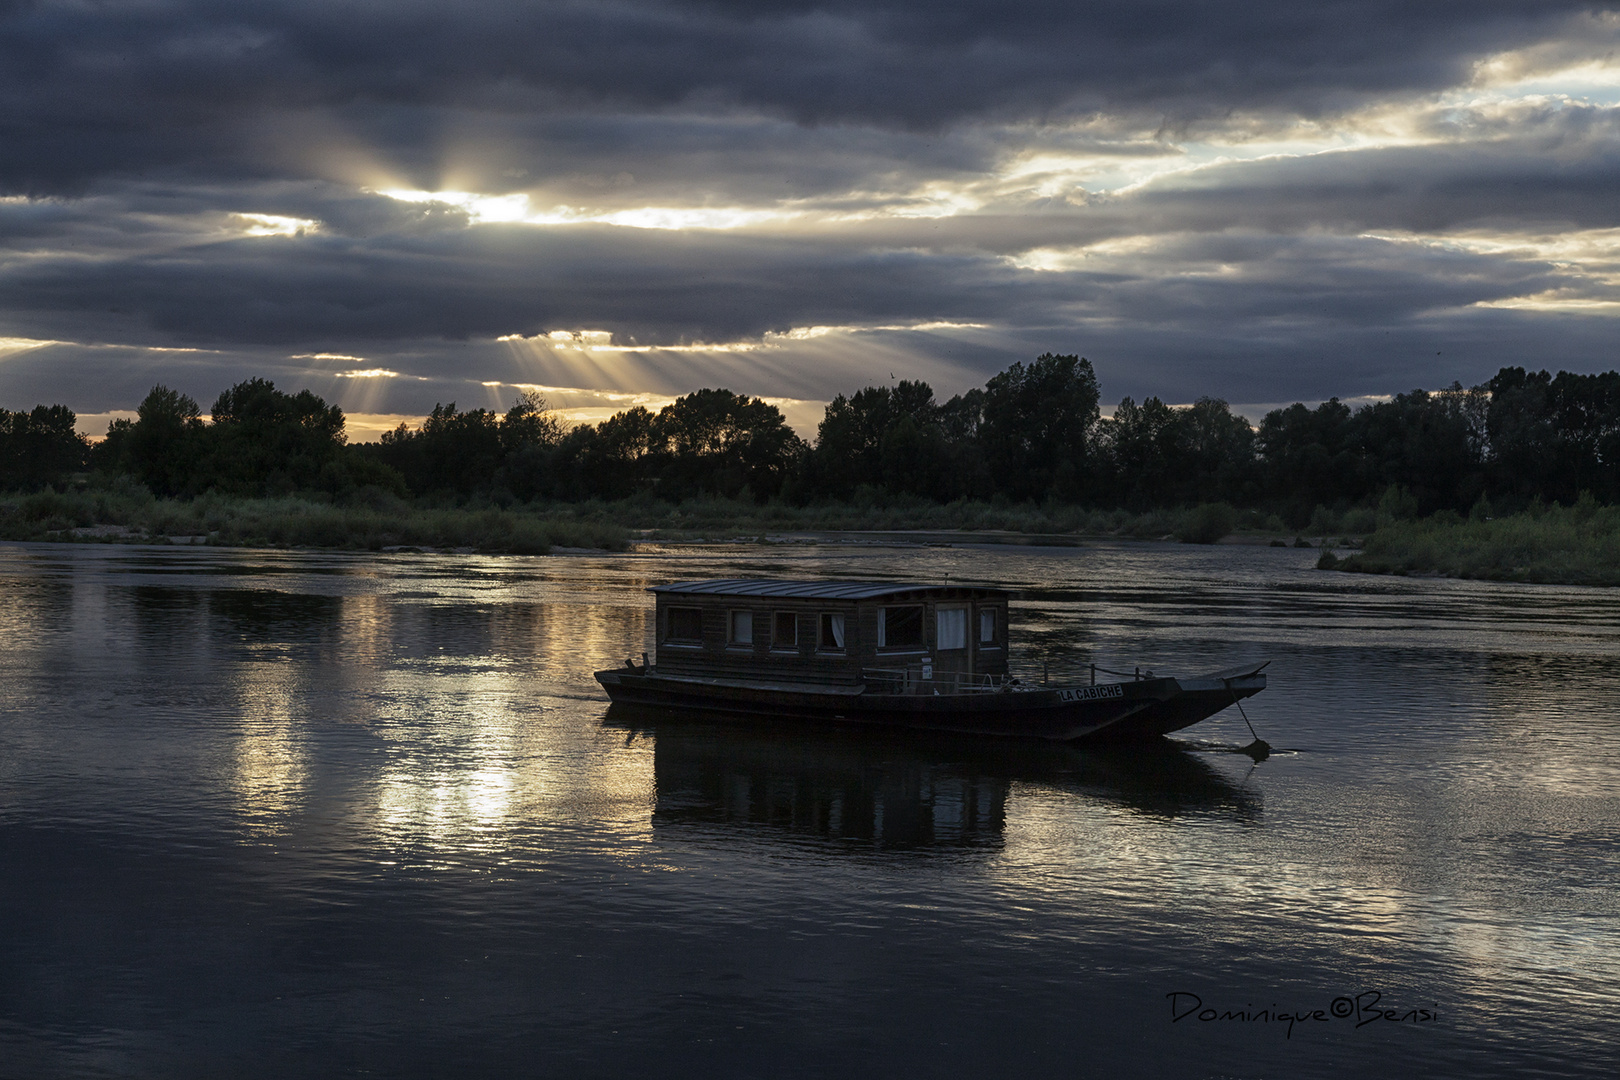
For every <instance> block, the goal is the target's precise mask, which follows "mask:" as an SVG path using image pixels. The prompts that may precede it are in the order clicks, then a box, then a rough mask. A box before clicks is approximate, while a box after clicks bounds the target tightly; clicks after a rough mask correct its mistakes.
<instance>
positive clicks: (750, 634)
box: [726, 611, 754, 645]
mask: <svg viewBox="0 0 1620 1080" xmlns="http://www.w3.org/2000/svg"><path fill="white" fill-rule="evenodd" d="M726 640H727V641H729V642H731V644H733V645H752V644H753V643H754V613H753V612H752V611H733V612H732V613H731V635H730V636H729V637H728V638H727V639H726Z"/></svg>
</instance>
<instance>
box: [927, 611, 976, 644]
mask: <svg viewBox="0 0 1620 1080" xmlns="http://www.w3.org/2000/svg"><path fill="white" fill-rule="evenodd" d="M967 616H968V613H967V608H965V607H942V608H937V609H936V610H935V611H934V647H935V648H937V649H965V648H967V627H968V620H967Z"/></svg>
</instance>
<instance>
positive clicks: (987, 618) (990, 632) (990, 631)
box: [979, 611, 996, 643]
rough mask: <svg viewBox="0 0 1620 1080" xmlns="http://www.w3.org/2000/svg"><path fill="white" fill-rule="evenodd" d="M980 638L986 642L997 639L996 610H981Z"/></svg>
mask: <svg viewBox="0 0 1620 1080" xmlns="http://www.w3.org/2000/svg"><path fill="white" fill-rule="evenodd" d="M979 640H980V641H983V642H986V643H988V642H992V641H995V640H996V613H995V612H994V611H981V612H979Z"/></svg>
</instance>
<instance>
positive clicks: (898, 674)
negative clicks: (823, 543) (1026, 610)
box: [648, 578, 1010, 693]
mask: <svg viewBox="0 0 1620 1080" xmlns="http://www.w3.org/2000/svg"><path fill="white" fill-rule="evenodd" d="M648 591H650V592H652V593H653V594H654V595H655V596H656V597H657V654H656V656H657V659H656V661H655V663H656V667H657V671H658V674H659V675H668V676H676V677H695V678H717V679H726V680H738V681H746V682H769V683H815V684H831V685H846V686H855V685H859V684H861V683H865V684H866V685H867V686H869V687H871V688H873V689H887V690H889V691H890V692H897V693H927V692H929V691H930V690H931V689H933V690H944V689H947V688H962V689H966V688H967V687H969V686H972V685H985V684H992V683H995V682H998V681H1000V680H1002V679H1005V678H1006V676H1007V601H1008V599H1009V597H1010V594H1009V593H1007V592H1004V591H1002V590H1000V589H985V588H977V587H973V586H957V585H914V584H904V583H899V584H897V583H893V582H871V581H762V580H757V579H750V578H738V579H731V580H722V581H683V582H676V583H674V584H671V585H657V586H654V587H653V588H651V589H650V590H648Z"/></svg>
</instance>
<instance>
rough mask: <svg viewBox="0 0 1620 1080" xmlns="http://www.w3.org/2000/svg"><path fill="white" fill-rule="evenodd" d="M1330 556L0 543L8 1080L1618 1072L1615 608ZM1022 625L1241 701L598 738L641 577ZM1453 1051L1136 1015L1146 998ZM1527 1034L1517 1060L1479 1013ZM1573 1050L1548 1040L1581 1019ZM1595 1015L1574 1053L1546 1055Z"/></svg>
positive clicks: (625, 730)
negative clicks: (459, 553) (842, 1068)
mask: <svg viewBox="0 0 1620 1080" xmlns="http://www.w3.org/2000/svg"><path fill="white" fill-rule="evenodd" d="M1313 562H1314V558H1313V553H1310V552H1302V551H1301V552H1296V551H1293V550H1291V549H1277V550H1273V549H1266V548H1221V547H1217V548H1187V547H1182V546H1178V545H1157V544H1121V545H1097V546H1091V547H1084V548H1077V549H1035V548H989V547H981V548H916V547H864V548H862V547H844V546H837V547H834V546H831V545H827V546H821V547H815V546H794V547H770V548H760V547H753V546H750V547H731V548H726V547H716V548H706V549H692V548H666V549H656V548H654V549H648V550H645V551H643V552H641V553H638V554H633V555H626V556H600V557H596V556H577V557H567V558H498V557H449V556H421V555H411V556H406V555H400V556H349V555H327V554H307V553H278V552H236V551H211V550H206V549H189V548H188V549H182V550H164V549H153V548H121V547H100V546H84V547H70V546H55V545H33V546H27V545H9V546H0V579H3V586H4V595H5V597H6V601H5V603H4V604H3V605H0V640H3V641H4V642H5V643H6V648H5V650H4V651H3V653H0V751H3V752H0V845H3V850H0V854H3V856H4V860H5V862H4V865H6V866H7V867H9V868H12V870H13V872H9V873H8V874H7V875H5V884H4V885H0V903H3V907H0V917H3V918H4V919H5V920H6V924H7V925H9V926H12V927H15V928H16V929H15V931H14V935H13V940H14V942H15V944H16V947H15V948H14V949H12V950H10V951H9V953H8V954H7V955H6V956H5V957H4V958H3V959H0V971H3V972H4V974H3V977H0V1002H3V1003H4V1004H3V1005H0V1049H3V1050H4V1051H5V1052H6V1056H7V1057H8V1058H9V1059H10V1060H12V1061H15V1062H19V1063H21V1064H20V1065H19V1066H18V1069H19V1073H20V1074H22V1075H35V1074H56V1073H61V1072H72V1073H75V1074H79V1075H114V1074H116V1075H131V1074H133V1075H164V1074H172V1073H174V1072H177V1071H178V1072H199V1071H201V1072H209V1071H213V1072H218V1071H222V1070H223V1071H229V1072H232V1073H235V1074H240V1075H261V1074H262V1075H278V1076H284V1075H288V1074H289V1073H291V1074H297V1075H326V1074H328V1073H330V1072H332V1071H359V1070H376V1071H384V1072H389V1073H394V1074H399V1075H418V1074H419V1075H434V1074H442V1073H443V1072H444V1071H445V1070H446V1069H447V1068H450V1067H451V1065H452V1064H453V1065H454V1067H455V1069H456V1070H458V1071H466V1069H467V1068H472V1069H473V1070H474V1071H494V1070H496V1069H510V1068H520V1069H522V1070H525V1071H533V1070H534V1069H535V1068H537V1067H543V1068H545V1069H549V1070H553V1071H579V1069H580V1067H581V1066H582V1065H583V1066H586V1071H589V1072H593V1073H599V1074H600V1073H607V1074H611V1073H618V1072H623V1071H629V1070H631V1069H638V1070H645V1069H650V1068H658V1069H660V1070H661V1071H663V1072H666V1073H668V1072H673V1073H675V1074H677V1075H682V1074H686V1073H691V1074H694V1075H695V1074H697V1073H700V1072H702V1073H708V1072H711V1071H726V1070H729V1071H735V1070H736V1069H737V1068H744V1067H747V1068H753V1069H755V1070H756V1071H758V1070H759V1069H760V1068H764V1069H765V1071H768V1072H770V1073H772V1074H773V1075H783V1076H791V1075H817V1074H820V1073H821V1072H823V1071H824V1068H823V1066H825V1065H826V1063H827V1062H830V1061H840V1060H842V1061H847V1062H854V1063H857V1065H858V1067H857V1068H856V1069H855V1071H856V1072H857V1073H859V1074H872V1075H876V1074H879V1073H885V1072H891V1073H900V1074H905V1075H936V1074H937V1075H944V1074H947V1073H949V1074H953V1075H954V1074H955V1073H956V1072H959V1071H962V1070H964V1069H966V1070H970V1071H991V1070H998V1069H999V1068H1000V1067H1001V1066H1003V1065H1004V1064H1005V1062H1006V1061H1007V1060H1008V1054H1009V1050H1008V1047H1010V1046H1012V1047H1017V1048H1018V1050H1017V1054H1016V1055H1015V1056H1017V1058H1018V1060H1019V1061H1021V1062H1023V1063H1025V1065H1026V1067H1027V1068H1029V1069H1031V1070H1033V1071H1035V1072H1037V1073H1042V1072H1053V1071H1060V1070H1061V1071H1063V1072H1064V1073H1065V1074H1067V1073H1068V1072H1070V1071H1072V1069H1073V1066H1074V1062H1075V1061H1077V1060H1084V1061H1087V1062H1090V1063H1092V1064H1093V1065H1094V1066H1095V1067H1097V1068H1099V1069H1104V1070H1106V1071H1109V1072H1111V1073H1114V1074H1117V1075H1144V1076H1146V1075H1153V1076H1163V1075H1189V1076H1201V1075H1210V1074H1218V1073H1221V1072H1244V1073H1245V1074H1260V1075H1287V1076H1329V1075H1338V1074H1341V1073H1342V1071H1343V1068H1344V1065H1345V1063H1346V1062H1347V1061H1348V1062H1353V1063H1354V1065H1355V1067H1356V1069H1357V1070H1358V1071H1365V1070H1370V1069H1376V1068H1382V1069H1385V1070H1387V1071H1399V1072H1406V1071H1410V1070H1412V1069H1419V1070H1421V1069H1424V1068H1429V1069H1433V1068H1438V1067H1440V1066H1441V1065H1442V1064H1443V1065H1444V1067H1445V1068H1447V1069H1449V1070H1453V1071H1455V1070H1456V1069H1458V1068H1462V1067H1466V1068H1468V1069H1469V1070H1470V1071H1473V1072H1477V1073H1479V1074H1480V1075H1501V1076H1507V1075H1518V1074H1522V1073H1524V1072H1527V1071H1531V1070H1533V1069H1534V1070H1540V1071H1541V1072H1542V1073H1543V1074H1545V1075H1583V1074H1590V1075H1605V1074H1606V1073H1607V1072H1608V1071H1609V1069H1608V1068H1607V1066H1610V1065H1613V1064H1615V1051H1614V1045H1615V1042H1614V1036H1615V1035H1616V1034H1620V1030H1617V1026H1616V1021H1615V1019H1614V1015H1615V1013H1616V1011H1617V1006H1620V997H1617V995H1616V991H1615V987H1616V986H1620V930H1617V929H1616V927H1617V926H1620V923H1617V922H1616V920H1615V916H1616V915H1617V914H1620V903H1617V902H1616V898H1615V894H1614V892H1613V889H1612V882H1613V881H1614V880H1615V877H1616V871H1617V870H1620V844H1617V842H1616V840H1615V839H1614V838H1615V837H1616V836H1617V835H1620V779H1617V778H1620V748H1617V745H1620V741H1617V739H1616V738H1615V736H1616V735H1617V734H1620V730H1617V729H1620V716H1617V710H1616V704H1615V703H1616V702H1617V701H1620V593H1616V592H1615V591H1612V590H1609V591H1605V590H1595V589H1562V588H1547V587H1532V586H1512V585H1498V584H1489V583H1476V582H1454V581H1444V580H1414V579H1371V578H1356V577H1347V576H1341V575H1329V574H1324V573H1320V572H1318V571H1316V570H1314V569H1313V567H1312V564H1313ZM752 575H759V576H794V577H823V576H838V577H849V578H880V579H891V580H921V581H928V582H943V581H944V580H947V578H948V579H949V580H950V581H953V582H983V583H988V584H994V585H1002V586H1005V587H1009V588H1013V589H1017V590H1019V591H1020V592H1021V594H1022V598H1021V599H1020V600H1019V601H1018V602H1017V603H1016V604H1015V609H1014V614H1013V620H1012V626H1011V633H1012V636H1013V639H1014V642H1015V644H1016V648H1015V651H1014V660H1015V665H1019V666H1022V668H1023V669H1024V670H1025V671H1032V672H1038V671H1039V670H1040V668H1041V666H1042V665H1043V664H1044V665H1046V666H1047V668H1048V669H1049V670H1051V671H1052V672H1053V673H1054V675H1060V676H1061V675H1071V676H1072V675H1077V674H1079V673H1081V672H1083V671H1085V670H1086V668H1087V665H1089V664H1091V663H1097V664H1099V665H1102V666H1105V667H1110V668H1118V669H1121V670H1129V669H1130V668H1131V667H1133V666H1135V665H1142V666H1148V667H1152V668H1154V669H1155V670H1157V671H1160V672H1168V673H1174V672H1197V671H1201V670H1209V669H1213V668H1218V667H1224V666H1229V665H1232V664H1236V663H1241V662H1246V661H1249V660H1254V659H1262V658H1270V659H1272V661H1273V663H1272V667H1271V668H1270V673H1271V686H1270V688H1269V689H1268V690H1267V691H1266V692H1265V693H1264V694H1263V695H1261V696H1260V697H1258V698H1256V699H1254V701H1253V703H1252V704H1250V705H1249V706H1248V708H1249V715H1250V716H1251V717H1252V718H1253V720H1254V722H1255V725H1256V726H1257V728H1258V729H1259V730H1260V732H1261V734H1262V735H1263V736H1264V737H1265V738H1267V739H1268V740H1269V741H1270V742H1272V743H1273V744H1274V745H1275V746H1277V747H1279V748H1280V751H1281V752H1279V753H1278V754H1276V755H1275V756H1273V757H1272V758H1271V759H1269V760H1267V761H1265V762H1263V763H1260V764H1259V765H1254V764H1253V763H1251V762H1250V761H1249V759H1248V758H1246V757H1243V756H1241V755H1238V754H1235V753H1232V752H1230V751H1232V750H1233V749H1235V748H1236V747H1237V746H1240V745H1242V744H1243V743H1245V742H1247V741H1248V738H1249V736H1248V733H1247V730H1246V729H1245V728H1244V725H1243V722H1242V720H1241V719H1240V718H1238V717H1237V716H1236V715H1235V714H1234V715H1232V716H1227V715H1226V714H1222V715H1221V716H1219V717H1216V718H1215V719H1213V720H1211V721H1209V722H1207V723H1205V724H1203V725H1200V726H1198V727H1195V728H1193V729H1189V730H1188V731H1186V732H1183V733H1181V737H1179V738H1178V739H1176V740H1172V741H1170V742H1169V743H1168V744H1167V745H1166V746H1164V747H1161V748H1159V749H1157V750H1155V751H1152V752H1144V751H1141V750H1130V751H1101V750H1071V749H1065V748H1053V747H1030V746H986V745H984V744H982V743H973V742H964V741H962V740H940V739H911V740H902V739H893V738H879V737H873V736H871V735H865V734H859V733H855V734H852V733H845V732H837V731H824V730H814V729H798V728H790V729H786V730H782V729H777V728H774V727H772V726H770V725H761V724H737V723H728V724H718V723H709V722H707V721H703V720H684V721H675V720H672V719H671V718H669V717H665V716H660V715H657V714H648V713H637V712H634V711H630V712H627V711H624V710H618V709H615V710H612V711H609V710H608V709H607V708H606V703H605V700H604V698H603V696H602V695H601V693H600V692H599V690H598V688H597V686H596V684H595V682H594V681H593V680H592V678H591V672H592V671H593V670H596V669H598V668H603V667H614V666H618V665H619V664H621V663H622V662H623V660H624V658H625V657H626V656H629V655H637V654H639V653H640V652H641V651H642V650H644V649H646V650H649V651H650V650H651V641H650V639H649V633H650V621H649V617H648V616H649V611H650V606H651V605H650V599H649V597H648V596H647V595H646V593H645V592H644V590H645V588H646V587H647V586H648V585H649V584H654V583H658V582H662V581H669V580H681V579H689V578H699V577H722V576H727V577H729V576H752ZM1369 987H1371V988H1376V989H1378V990H1380V991H1381V992H1383V993H1384V994H1385V996H1386V998H1387V999H1389V1000H1390V1001H1398V1002H1401V1003H1406V1004H1417V1003H1424V1004H1425V1006H1426V1007H1427V1003H1435V1002H1438V1003H1439V1005H1438V1006H1437V1007H1440V1008H1443V1011H1444V1016H1445V1020H1444V1022H1443V1023H1436V1024H1432V1025H1429V1026H1427V1027H1418V1026H1416V1025H1414V1024H1411V1023H1407V1024H1405V1025H1404V1026H1403V1025H1402V1024H1398V1023H1394V1022H1387V1023H1383V1024H1382V1025H1381V1026H1378V1027H1373V1028H1368V1029H1365V1030H1363V1029H1357V1028H1354V1027H1353V1026H1350V1027H1347V1026H1345V1025H1342V1024H1341V1025H1337V1026H1335V1025H1317V1026H1312V1027H1309V1028H1307V1029H1306V1030H1296V1031H1295V1033H1294V1034H1293V1036H1292V1037H1289V1038H1284V1037H1283V1036H1282V1033H1281V1031H1280V1030H1272V1029H1270V1028H1269V1027H1266V1026H1265V1025H1261V1026H1260V1027H1259V1028H1257V1027H1255V1026H1253V1025H1249V1026H1244V1025H1242V1024H1236V1025H1234V1024H1232V1023H1202V1024H1201V1023H1199V1022H1198V1021H1197V1020H1192V1021H1178V1022H1176V1023H1174V1024H1172V1023H1171V1022H1170V1017H1169V1014H1168V1006H1167V1002H1166V999H1165V995H1166V994H1168V993H1169V992H1171V991H1181V990H1186V991H1190V992H1196V993H1198V994H1199V995H1201V996H1202V997H1204V998H1207V999H1208V1000H1210V1001H1217V1000H1219V1001H1220V1002H1221V1005H1222V1007H1223V1008H1225V1007H1227V1005H1228V1004H1230V1005H1231V1006H1232V1007H1233V1008H1241V1007H1243V1006H1244V1003H1246V1002H1253V1003H1259V1004H1256V1005H1255V1006H1254V1007H1256V1008H1265V1007H1266V1006H1267V1004H1269V1003H1275V1005H1276V1007H1277V1008H1283V1007H1285V1006H1298V1007H1301V1008H1304V1007H1307V1006H1309V1007H1312V1008H1323V1007H1325V1006H1326V1004H1327V1002H1328V1001H1329V1000H1331V999H1332V998H1334V997H1335V996H1336V995H1340V994H1345V993H1356V992H1360V991H1361V990H1364V989H1367V988H1369ZM1509 1013H1511V1015H1512V1017H1513V1019H1512V1022H1511V1023H1509V1022H1506V1021H1504V1020H1503V1019H1502V1018H1503V1016H1504V1015H1508V1014H1509ZM1572 1018H1573V1019H1572ZM1576 1021H1578V1022H1576Z"/></svg>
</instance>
